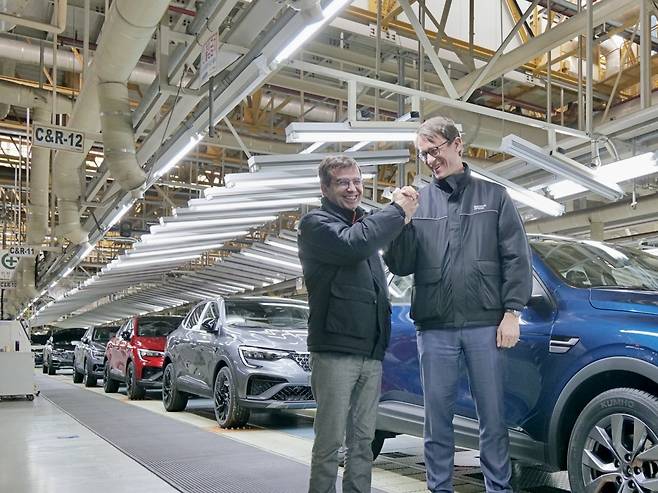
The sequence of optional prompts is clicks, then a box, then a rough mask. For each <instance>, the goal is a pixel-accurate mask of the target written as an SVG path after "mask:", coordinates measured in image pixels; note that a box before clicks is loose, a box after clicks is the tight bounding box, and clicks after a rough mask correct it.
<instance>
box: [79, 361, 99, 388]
mask: <svg viewBox="0 0 658 493" xmlns="http://www.w3.org/2000/svg"><path fill="white" fill-rule="evenodd" d="M82 383H83V384H84V385H85V387H95V386H96V383H98V382H97V379H96V376H95V375H93V374H92V367H91V361H89V360H87V361H85V372H84V374H83V376H82Z"/></svg>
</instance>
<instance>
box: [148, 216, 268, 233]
mask: <svg viewBox="0 0 658 493" xmlns="http://www.w3.org/2000/svg"><path fill="white" fill-rule="evenodd" d="M276 218H277V216H253V217H236V218H230V219H199V220H197V221H184V222H178V223H176V222H171V223H165V224H162V225H156V226H151V233H155V232H157V231H167V232H169V231H172V230H185V229H193V228H198V227H201V226H233V225H237V224H239V225H250V224H261V223H266V222H269V221H274V220H275V219H276Z"/></svg>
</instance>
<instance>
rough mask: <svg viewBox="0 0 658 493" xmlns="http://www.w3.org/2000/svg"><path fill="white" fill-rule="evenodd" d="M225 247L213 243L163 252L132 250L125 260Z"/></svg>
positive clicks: (168, 249)
mask: <svg viewBox="0 0 658 493" xmlns="http://www.w3.org/2000/svg"><path fill="white" fill-rule="evenodd" d="M222 246H224V244H223V243H212V244H194V245H192V246H188V247H176V248H165V249H162V250H144V251H141V250H132V251H130V252H128V253H127V254H126V255H125V256H124V257H123V258H125V259H133V258H135V257H153V256H156V255H169V254H174V253H182V252H195V251H199V250H202V251H203V250H217V249H219V248H222Z"/></svg>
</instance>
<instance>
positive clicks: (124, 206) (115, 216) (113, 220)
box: [106, 204, 132, 229]
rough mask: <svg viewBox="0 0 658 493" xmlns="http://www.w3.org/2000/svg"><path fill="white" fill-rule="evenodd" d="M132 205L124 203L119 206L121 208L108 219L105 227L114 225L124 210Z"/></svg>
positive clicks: (123, 213)
mask: <svg viewBox="0 0 658 493" xmlns="http://www.w3.org/2000/svg"><path fill="white" fill-rule="evenodd" d="M131 207H132V204H125V205H123V206H121V209H119V210H118V211H117V212H116V214H114V216H113V217H112V219H110V221H109V222H108V223H107V226H106V229H111V228H112V226H114V225H115V224H116V223H118V222H119V219H121V218H122V217H123V216H124V215H125V214H126V212H128V210H129V209H130V208H131Z"/></svg>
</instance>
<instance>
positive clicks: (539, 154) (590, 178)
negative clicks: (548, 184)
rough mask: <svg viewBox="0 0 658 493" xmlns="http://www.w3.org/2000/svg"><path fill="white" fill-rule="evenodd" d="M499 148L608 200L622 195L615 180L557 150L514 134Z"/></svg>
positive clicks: (503, 141) (504, 139)
mask: <svg viewBox="0 0 658 493" xmlns="http://www.w3.org/2000/svg"><path fill="white" fill-rule="evenodd" d="M500 150H501V151H503V152H506V153H508V154H511V155H512V156H516V157H518V158H521V159H524V160H526V161H527V162H529V163H531V164H534V165H535V166H538V167H540V168H543V169H545V170H546V171H549V172H551V173H553V174H556V175H560V176H562V177H564V178H567V179H568V180H571V181H574V182H576V183H578V184H579V185H582V186H584V187H586V188H587V189H589V190H591V191H592V192H594V193H596V194H598V195H601V196H602V197H605V198H606V199H608V200H619V199H620V198H622V197H623V196H624V191H623V190H622V189H621V188H619V185H617V183H616V182H614V181H604V180H602V179H600V178H598V177H597V176H596V175H595V174H594V173H593V172H592V170H591V169H590V168H588V167H586V166H583V165H582V164H580V163H579V162H577V161H574V160H573V159H571V158H569V157H567V156H565V155H563V154H560V153H558V152H551V153H546V151H544V149H542V148H541V147H539V146H536V145H535V144H533V143H532V142H528V141H527V140H524V139H522V138H520V137H518V136H516V135H514V134H510V135H507V136H505V137H504V138H503V140H502V142H501V146H500Z"/></svg>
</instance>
